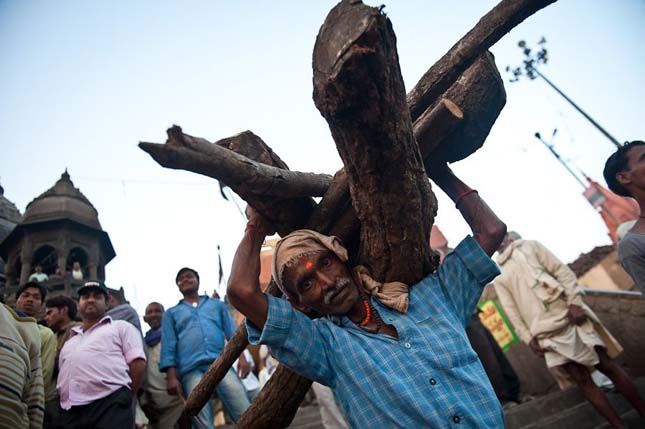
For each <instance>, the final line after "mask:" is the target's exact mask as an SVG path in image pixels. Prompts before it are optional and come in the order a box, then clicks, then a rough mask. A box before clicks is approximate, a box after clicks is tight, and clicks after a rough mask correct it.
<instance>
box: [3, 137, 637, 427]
mask: <svg viewBox="0 0 645 429" xmlns="http://www.w3.org/2000/svg"><path fill="white" fill-rule="evenodd" d="M431 171H432V176H431V179H432V180H433V181H434V182H435V183H436V184H437V185H438V186H439V187H440V188H441V189H443V190H444V191H445V192H446V193H447V194H448V196H450V197H451V198H452V199H453V201H454V202H455V206H456V207H457V209H459V210H460V211H461V213H462V215H463V217H464V219H465V220H466V222H467V223H468V224H469V226H470V227H471V229H472V232H473V235H472V236H468V237H466V238H465V239H464V240H463V241H462V242H461V243H460V244H459V245H458V246H457V247H456V248H455V249H454V250H453V251H452V252H451V253H450V254H448V255H446V256H445V257H444V258H442V262H441V264H440V266H439V268H438V269H437V270H436V271H435V272H433V273H430V274H429V275H428V276H427V277H426V278H425V279H423V280H421V282H419V283H418V284H416V285H405V284H403V283H400V282H389V283H380V282H378V281H376V280H375V279H373V278H372V277H371V275H370V273H369V271H368V270H367V269H366V268H365V267H352V266H350V265H348V253H347V250H346V249H345V248H344V246H343V244H342V243H341V242H340V240H338V239H337V238H336V237H329V236H325V235H322V234H319V233H317V232H315V231H311V230H298V231H295V232H293V233H291V234H289V235H287V236H286V237H284V238H283V239H282V240H280V241H279V242H278V244H277V245H276V247H275V249H274V255H273V263H272V277H273V279H274V280H275V282H276V284H277V285H278V287H279V288H280V290H281V291H282V292H283V295H284V296H283V297H284V298H286V299H279V298H276V297H274V296H272V295H267V294H264V293H263V292H262V291H261V290H260V287H259V280H258V279H259V274H260V249H261V246H262V243H263V242H264V240H265V237H266V236H267V235H271V234H273V233H274V229H273V227H272V225H271V224H270V223H269V222H268V221H267V220H266V219H265V218H263V217H262V216H261V215H260V214H258V213H257V212H255V211H254V210H253V209H251V208H249V210H248V212H247V213H248V216H249V223H248V224H247V228H246V230H245V233H244V237H243V239H242V241H241V243H240V245H239V247H238V250H237V252H236V254H235V258H234V262H233V268H232V272H231V276H230V280H229V284H228V297H229V299H230V302H231V303H232V304H233V305H234V306H235V307H236V308H237V310H239V311H240V312H241V313H242V314H243V315H245V316H246V326H247V330H248V334H249V341H250V342H251V343H252V344H262V345H264V346H268V347H270V350H271V353H272V354H273V356H274V357H275V358H277V359H278V361H280V362H281V363H282V364H284V365H286V366H288V367H290V368H291V369H293V370H294V371H296V372H297V373H299V374H301V375H304V376H306V377H308V378H310V379H312V380H314V381H316V382H317V383H316V384H315V388H314V390H315V391H316V394H317V396H318V398H319V402H320V404H321V406H322V407H323V413H322V415H323V421H324V422H325V425H326V427H328V428H332V427H333V428H343V427H347V423H346V422H345V418H347V421H348V422H349V425H350V426H351V427H373V428H378V427H383V428H389V427H447V426H451V425H459V424H464V425H465V426H467V427H491V428H492V427H496V428H497V427H499V428H501V427H504V414H503V410H502V406H501V405H502V404H503V403H504V402H506V401H512V402H517V401H519V389H520V386H519V383H518V381H517V377H516V375H515V374H514V372H513V370H512V368H511V367H510V364H509V363H508V362H507V361H506V360H505V358H504V357H503V353H501V351H500V350H499V348H497V349H495V347H494V346H496V344H494V343H495V342H494V341H493V340H492V338H491V337H490V334H488V333H486V332H485V330H482V327H481V325H478V324H477V323H474V322H473V315H474V314H476V306H477V303H478V300H479V299H480V295H481V292H482V290H483V288H484V287H485V286H486V285H487V284H489V283H490V282H493V281H494V285H495V290H496V293H497V296H498V299H499V301H500V303H501V305H502V307H503V308H504V310H505V312H506V313H507V315H508V317H509V319H510V321H511V322H512V324H513V326H514V328H515V331H516V333H517V334H518V336H519V337H520V339H521V340H522V341H524V342H525V343H526V344H527V345H528V346H529V347H530V349H531V350H533V351H534V352H535V353H536V354H537V355H538V356H540V357H543V358H544V359H545V362H546V364H547V367H548V368H549V369H551V370H552V371H553V373H554V375H555V376H556V379H557V380H558V383H559V384H560V386H561V387H565V386H567V385H568V384H567V383H574V384H577V385H578V386H579V387H580V389H581V391H582V393H583V394H584V396H585V397H586V398H587V399H588V400H589V402H591V403H592V405H593V406H594V407H595V408H596V409H597V410H598V412H599V413H600V414H602V415H603V416H604V417H605V418H606V419H607V420H608V421H609V422H610V423H611V424H612V426H613V427H616V428H622V427H625V424H624V422H623V421H622V420H621V418H620V416H619V415H618V414H617V413H616V412H615V410H614V409H613V408H612V406H611V404H610V403H609V401H608V400H607V397H606V396H605V394H604V393H603V392H602V391H601V390H600V389H599V388H598V386H596V385H595V383H594V382H593V381H592V378H591V372H590V371H591V370H593V369H596V370H598V371H600V372H602V373H604V374H605V375H607V376H608V377H609V379H611V381H612V382H613V384H614V386H615V387H616V390H617V391H618V392H619V393H621V394H622V395H623V396H624V397H625V398H626V399H627V400H628V401H629V402H630V404H631V405H632V406H633V408H634V409H635V410H636V411H637V412H638V413H639V414H640V416H641V417H645V403H644V402H643V400H642V398H641V397H640V395H639V393H638V391H637V389H636V387H635V386H634V384H633V383H632V381H631V380H630V379H629V378H628V377H627V375H626V374H625V372H624V371H623V370H622V369H621V368H620V367H619V366H618V365H617V364H616V363H615V362H614V360H613V359H614V357H615V356H617V355H618V354H619V353H620V352H621V351H622V348H621V346H620V344H618V342H617V341H616V340H615V338H614V337H613V336H612V335H611V334H610V333H609V332H608V331H607V329H606V328H605V327H604V325H603V324H602V323H601V321H600V320H599V319H598V317H597V316H596V315H595V314H594V313H593V311H591V309H590V308H589V307H588V306H586V305H585V303H584V301H583V298H582V296H583V294H582V291H581V288H580V287H579V286H578V284H577V279H576V277H575V275H574V274H573V272H572V271H571V270H570V269H569V268H568V267H567V266H566V265H565V264H563V263H562V262H561V261H559V260H558V259H557V258H556V257H555V256H554V255H553V254H552V253H551V252H550V251H549V250H548V249H546V248H545V247H544V246H543V245H542V244H541V243H539V242H537V241H530V240H522V239H521V237H520V236H519V234H517V233H512V232H509V233H507V232H506V226H505V224H504V223H503V222H502V221H500V220H499V219H498V218H497V216H496V215H495V213H494V212H493V211H492V210H491V209H490V208H489V207H488V206H487V205H486V203H485V202H484V201H483V200H482V199H481V198H480V197H479V195H478V194H477V192H476V191H475V190H473V189H470V188H469V187H468V186H467V185H466V184H464V183H463V182H462V181H461V180H460V179H459V178H457V177H456V176H455V175H454V173H453V172H452V171H451V169H450V168H449V167H448V166H447V165H445V164H444V165H436V166H434V168H433V169H432V170H431ZM605 177H606V178H607V182H608V184H609V186H610V188H611V189H612V190H613V191H614V192H616V193H618V194H620V195H624V196H631V197H633V198H635V199H636V200H637V201H638V203H639V205H640V207H641V210H642V209H643V208H644V207H645V143H643V142H640V141H638V142H631V143H628V144H626V145H625V146H624V147H622V148H620V149H619V150H618V151H617V152H616V154H614V155H612V157H610V159H609V160H608V162H607V166H606V168H605ZM643 219H644V218H643V216H641V217H640V218H639V219H638V221H637V222H636V223H635V225H634V226H633V227H632V229H631V231H630V232H629V233H628V234H627V235H626V236H625V238H624V240H626V241H625V243H626V244H622V243H621V245H620V246H619V252H620V258H621V260H622V261H623V264H624V265H625V268H626V269H627V271H628V272H629V273H630V274H631V275H632V276H633V277H634V280H635V283H636V285H637V287H638V288H641V290H642V288H643V281H645V274H644V273H645V268H644V267H645V263H644V262H643V261H645V251H643V249H644V248H645V246H643V242H644V241H643V237H644V236H645V235H644V234H645V223H644V222H645V221H644V220H643ZM495 252H498V256H497V259H496V261H497V263H495V262H493V260H492V259H491V257H492V255H493V254H494V253H495ZM41 271H42V270H40V269H38V268H37V269H36V273H35V275H33V276H32V277H31V278H30V281H29V282H28V283H26V284H24V285H22V286H21V287H20V288H19V290H18V291H17V293H16V301H15V302H16V304H15V308H11V307H9V306H6V305H2V306H0V427H30V428H41V427H45V428H78V429H82V428H113V427H118V428H132V427H135V425H136V424H137V423H138V422H139V419H138V418H137V417H136V416H137V415H138V411H137V410H142V411H139V413H140V414H141V415H145V416H146V418H147V421H148V423H149V425H150V426H151V427H152V428H173V427H190V425H191V424H192V426H193V427H194V428H213V427H214V412H213V404H212V402H211V401H208V403H207V404H206V406H204V408H203V409H202V410H201V411H200V412H199V414H198V415H197V416H195V417H194V418H193V419H192V420H187V417H185V416H182V406H183V403H184V401H185V398H186V395H188V394H190V392H191V391H192V390H193V389H194V388H195V387H196V386H197V385H198V383H199V382H200V380H201V379H202V377H203V376H204V374H205V372H206V370H207V369H208V367H209V366H210V364H211V363H212V362H213V361H214V360H215V359H217V357H218V356H219V355H220V353H221V352H222V350H223V349H224V347H225V344H226V342H227V341H230V339H231V338H232V336H233V334H234V332H235V330H236V325H235V322H234V321H233V318H232V317H231V314H230V312H229V310H228V308H227V306H226V304H224V303H223V302H222V301H221V300H219V299H217V298H212V297H209V296H207V295H200V294H199V288H200V280H199V273H198V272H197V271H196V270H194V269H192V268H189V267H184V268H181V269H180V270H179V271H178V272H177V275H176V278H175V283H176V285H177V287H178V289H179V292H180V293H181V295H182V299H181V300H180V301H179V302H178V303H177V304H176V305H175V306H173V307H172V308H169V309H168V310H165V309H164V307H163V305H161V304H160V303H157V302H152V303H150V304H149V305H148V306H147V307H146V309H145V315H144V316H143V318H144V321H145V322H146V323H147V324H148V325H149V327H150V329H149V330H148V331H147V332H146V334H145V335H143V332H142V329H141V324H140V321H139V315H138V314H137V312H136V310H135V309H134V308H132V307H131V306H130V305H129V304H128V303H127V302H126V301H125V300H124V297H123V295H122V294H119V293H118V291H115V290H111V289H108V288H107V287H106V286H105V285H104V284H103V283H101V282H98V281H89V282H85V283H84V285H83V286H82V287H81V288H80V289H79V290H78V301H75V300H73V299H71V298H70V297H66V296H60V295H58V296H54V297H50V298H49V299H47V288H46V287H45V286H44V285H43V284H42V283H41V282H42V281H43V279H45V277H44V276H43V274H42V272H41ZM302 311H309V312H310V311H313V312H315V313H318V314H322V315H323V316H324V317H321V318H319V319H315V320H312V319H310V318H309V317H307V316H305V315H304V314H303V312H302ZM474 319H476V317H475V318H474ZM36 322H38V323H36ZM475 322H477V320H475ZM467 331H468V332H467ZM473 349H475V350H473ZM486 350H488V351H491V353H488V356H487V357H485V355H486V354H487V351H486ZM478 357H479V359H478ZM482 363H483V365H482ZM252 364H253V360H252V359H251V357H250V355H249V354H247V353H245V354H243V355H241V356H240V358H239V360H238V361H237V363H236V365H235V367H234V368H231V369H230V370H229V371H228V372H227V374H226V375H225V377H224V378H223V379H222V381H221V382H220V383H219V384H218V385H217V388H216V389H215V392H214V394H215V395H216V397H217V398H218V399H219V401H221V404H222V406H223V408H224V410H225V411H226V413H227V415H228V416H229V417H230V419H232V420H233V421H236V420H238V419H239V418H240V416H241V415H242V413H243V412H244V411H245V410H246V409H247V408H248V407H249V404H250V401H251V400H252V399H253V398H254V397H255V396H256V395H257V393H258V390H259V388H260V383H259V382H258V380H257V378H255V380H254V377H255V376H253V377H251V378H249V376H250V374H251V370H252V366H253V365H252ZM495 366H498V367H499V368H498V369H499V371H498V372H499V374H500V376H499V377H498V378H499V380H501V381H500V382H499V384H498V383H497V381H496V377H495V376H493V375H491V374H494V373H495V371H496V369H495V368H494V367H495ZM260 378H262V377H260ZM491 383H492V384H491ZM504 383H507V384H506V386H504V385H503V384H504ZM336 400H337V401H338V403H339V404H340V407H341V408H342V410H343V413H341V412H340V411H338V409H337V408H336V409H335V410H334V407H336ZM329 412H331V413H332V414H325V413H329ZM343 414H344V416H343ZM325 416H327V417H325Z"/></svg>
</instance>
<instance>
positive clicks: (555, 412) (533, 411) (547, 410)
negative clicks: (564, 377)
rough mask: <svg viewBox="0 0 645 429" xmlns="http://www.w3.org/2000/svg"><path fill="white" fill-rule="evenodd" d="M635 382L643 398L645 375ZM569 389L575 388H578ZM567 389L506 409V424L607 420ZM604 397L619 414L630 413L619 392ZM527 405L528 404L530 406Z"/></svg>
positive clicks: (574, 428) (542, 426)
mask: <svg viewBox="0 0 645 429" xmlns="http://www.w3.org/2000/svg"><path fill="white" fill-rule="evenodd" d="M635 384H636V386H637V388H638V390H639V392H640V393H641V396H642V397H644V398H645V377H642V378H639V379H636V380H635ZM570 390H574V391H577V390H578V389H570ZM570 390H566V391H563V392H555V393H552V394H550V395H546V397H543V398H539V399H537V400H535V401H531V402H528V403H526V404H521V405H519V406H517V407H514V408H511V409H510V410H509V411H508V412H507V428H508V429H594V428H596V427H603V425H605V424H606V420H605V419H604V418H603V417H601V416H600V414H598V412H597V411H596V410H595V409H594V408H593V406H592V405H591V404H590V403H589V402H587V401H586V400H585V399H584V397H583V396H582V394H581V393H579V392H578V395H575V394H574V393H572V392H570ZM607 397H608V399H609V402H610V403H611V405H612V407H613V408H614V409H615V410H616V412H618V414H619V415H621V416H622V415H627V416H629V415H630V413H631V412H632V411H633V409H632V407H631V405H630V404H629V403H628V402H627V401H626V400H625V399H624V398H623V397H622V395H619V394H618V393H616V392H610V393H608V394H607ZM576 398H577V399H578V401H577V402H575V399H576ZM557 401H562V403H561V406H558V404H557ZM529 405H531V406H530V407H529ZM565 405H566V406H565ZM636 417H638V415H636ZM605 427H608V426H605Z"/></svg>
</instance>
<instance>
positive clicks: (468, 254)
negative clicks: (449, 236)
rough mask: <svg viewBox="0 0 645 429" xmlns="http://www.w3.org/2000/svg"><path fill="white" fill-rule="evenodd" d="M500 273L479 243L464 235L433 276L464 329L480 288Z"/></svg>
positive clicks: (479, 293)
mask: <svg viewBox="0 0 645 429" xmlns="http://www.w3.org/2000/svg"><path fill="white" fill-rule="evenodd" d="M499 274H500V271H499V267H498V266H497V264H496V263H495V262H493V260H492V259H491V258H490V257H489V256H488V255H487V254H486V252H484V250H483V249H482V248H481V246H480V245H479V243H477V241H476V240H475V239H474V238H473V237H471V236H468V237H466V238H464V239H463V240H462V241H461V243H459V245H458V246H457V247H456V248H455V250H454V251H453V252H452V253H451V254H449V255H448V256H446V258H445V259H444V261H443V264H441V266H440V267H439V269H438V270H437V275H438V276H439V279H440V281H441V284H442V286H443V288H444V290H445V293H446V295H447V297H448V299H449V300H450V301H451V302H452V304H453V306H454V308H455V310H456V311H457V313H458V316H459V318H460V320H462V322H463V324H464V326H466V325H467V324H468V321H469V320H470V316H471V315H472V313H473V311H474V310H475V306H476V305H477V301H478V300H479V297H480V296H481V294H482V291H483V289H484V286H486V285H487V284H488V283H490V282H491V281H492V280H493V279H494V278H495V277H497V276H498V275H499Z"/></svg>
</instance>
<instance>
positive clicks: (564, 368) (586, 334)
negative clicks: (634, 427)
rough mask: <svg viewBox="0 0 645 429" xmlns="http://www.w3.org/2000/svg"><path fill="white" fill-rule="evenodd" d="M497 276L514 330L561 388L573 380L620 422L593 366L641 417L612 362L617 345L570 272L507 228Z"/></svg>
mask: <svg viewBox="0 0 645 429" xmlns="http://www.w3.org/2000/svg"><path fill="white" fill-rule="evenodd" d="M499 251H500V254H499V257H498V262H499V264H500V267H501V270H502V274H501V275H500V276H499V277H498V278H497V279H496V280H495V291H496V292H497V297H498V298H499V301H500V303H501V304H502V307H504V311H505V312H506V315H507V316H508V318H509V320H510V321H511V323H512V324H513V327H514V328H515V332H516V333H517V335H518V336H519V337H520V339H521V340H522V341H524V342H525V343H526V344H528V346H529V347H530V348H531V350H533V352H535V353H536V354H537V355H538V356H542V357H544V359H545V360H546V365H547V367H549V369H550V370H551V371H552V372H553V373H554V374H555V375H556V379H557V381H558V384H559V385H560V387H561V388H564V387H566V386H567V385H568V384H570V382H571V381H573V382H574V383H575V384H577V385H578V386H579V387H580V389H581V390H582V393H583V394H584V396H585V398H587V400H588V401H589V402H591V404H592V405H593V406H594V407H595V408H596V409H597V410H598V412H599V413H600V414H602V415H603V416H604V417H605V418H606V419H607V420H608V421H609V423H611V424H612V425H613V426H614V427H616V428H623V427H625V424H624V423H623V421H622V420H621V419H620V417H618V415H617V414H616V412H615V411H614V409H613V408H612V406H611V404H610V403H609V401H608V400H607V397H606V395H605V394H604V393H603V391H602V390H601V389H600V388H599V387H598V386H596V384H595V383H594V382H593V380H592V378H591V371H593V368H596V369H597V370H598V371H600V372H602V373H603V374H605V375H606V376H607V377H609V378H610V379H611V381H612V382H613V383H614V386H615V387H616V390H618V392H620V393H621V394H622V395H623V396H624V397H625V398H626V399H627V400H628V401H629V402H630V403H631V404H632V406H633V407H634V408H635V409H636V410H637V411H638V413H639V414H640V415H641V417H644V416H645V404H644V403H643V401H642V399H641V398H640V396H639V394H638V390H636V386H634V384H633V383H632V382H631V380H629V378H628V377H627V375H626V374H625V372H624V371H623V370H622V369H621V368H620V367H619V366H618V365H616V363H615V362H614V361H613V360H612V358H613V357H615V356H617V355H618V354H619V353H620V352H621V351H622V347H621V346H620V344H618V342H617V341H616V340H615V338H614V337H613V336H612V335H611V334H610V333H609V331H607V329H605V327H604V326H603V324H602V323H601V322H600V320H599V319H598V317H597V316H596V315H595V314H594V313H593V311H592V310H591V309H590V308H589V307H588V306H587V305H586V304H585V303H584V302H583V300H582V291H581V288H580V287H579V286H578V284H577V279H576V276H575V274H574V273H573V271H571V269H569V267H568V266H566V265H565V264H563V263H562V262H561V261H560V260H559V259H558V258H556V257H555V255H553V254H552V253H551V252H549V250H548V249H547V248H546V247H544V246H543V245H542V244H540V243H539V242H537V241H530V240H521V239H520V236H519V234H517V233H514V232H510V233H509V234H507V236H506V238H505V239H504V241H503V242H502V245H501V246H500V249H499Z"/></svg>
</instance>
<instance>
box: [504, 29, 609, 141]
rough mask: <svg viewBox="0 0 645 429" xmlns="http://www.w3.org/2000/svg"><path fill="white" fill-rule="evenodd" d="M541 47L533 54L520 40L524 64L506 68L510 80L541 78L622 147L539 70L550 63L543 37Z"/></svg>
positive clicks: (518, 44)
mask: <svg viewBox="0 0 645 429" xmlns="http://www.w3.org/2000/svg"><path fill="white" fill-rule="evenodd" d="M538 45H539V50H538V51H536V52H533V50H532V49H531V48H529V47H528V46H527V44H526V42H525V41H524V40H520V41H519V42H518V43H517V46H519V47H520V49H522V52H523V53H524V61H523V64H522V65H521V66H519V67H515V68H511V67H510V66H506V71H507V72H509V73H512V74H513V78H512V79H510V81H511V82H517V81H519V80H520V77H522V76H523V75H526V76H527V77H528V78H529V79H531V80H534V79H535V78H537V77H541V78H542V79H543V80H544V81H545V82H546V83H548V84H549V86H550V87H551V88H553V89H554V90H555V91H556V92H557V93H558V94H560V95H561V96H562V97H563V98H564V99H565V100H567V101H568V102H569V103H570V104H571V105H572V106H573V107H574V108H575V109H576V110H577V111H578V112H580V113H581V114H582V116H584V117H585V118H587V120H588V121H589V122H591V123H592V124H593V126H594V127H596V128H597V129H598V131H600V132H601V133H603V134H604V136H605V137H607V138H608V139H609V140H610V141H611V142H612V143H613V144H614V146H616V147H621V144H620V143H619V142H618V140H616V138H614V136H612V135H611V134H609V132H607V130H605V129H604V128H603V127H601V126H600V124H598V123H597V122H596V121H594V119H593V118H592V117H591V116H589V115H588V114H587V113H586V112H585V111H584V110H582V109H581V108H580V107H579V106H578V105H577V104H576V103H574V102H573V100H572V99H570V98H569V97H567V95H566V94H565V93H564V92H562V91H561V90H560V88H558V87H557V86H555V84H554V83H553V82H551V81H550V80H549V79H547V78H546V76H544V75H543V74H542V73H541V72H540V71H539V70H538V69H537V66H538V65H539V64H546V63H547V62H548V61H549V53H548V51H547V50H546V47H545V45H546V39H545V38H544V37H542V39H540V41H539V42H538Z"/></svg>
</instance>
